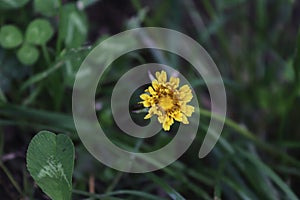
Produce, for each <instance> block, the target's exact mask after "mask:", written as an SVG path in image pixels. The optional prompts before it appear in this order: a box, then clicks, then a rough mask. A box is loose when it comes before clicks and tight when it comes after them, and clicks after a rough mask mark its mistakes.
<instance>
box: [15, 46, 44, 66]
mask: <svg viewBox="0 0 300 200" xmlns="http://www.w3.org/2000/svg"><path fill="white" fill-rule="evenodd" d="M39 55H40V53H39V50H38V49H37V48H36V47H34V46H32V45H30V44H24V45H23V46H22V47H21V48H20V49H19V50H18V51H17V57H18V59H19V61H20V62H21V63H22V64H24V65H32V64H34V63H35V62H36V61H37V59H38V58H39Z"/></svg>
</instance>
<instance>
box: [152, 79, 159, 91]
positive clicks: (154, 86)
mask: <svg viewBox="0 0 300 200" xmlns="http://www.w3.org/2000/svg"><path fill="white" fill-rule="evenodd" d="M152 87H153V88H154V90H157V89H158V87H159V84H158V81H157V80H156V79H154V80H153V81H152Z"/></svg>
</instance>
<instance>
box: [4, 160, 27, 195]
mask: <svg viewBox="0 0 300 200" xmlns="http://www.w3.org/2000/svg"><path fill="white" fill-rule="evenodd" d="M0 168H1V169H2V170H3V171H4V173H5V174H6V176H7V177H8V179H9V180H10V182H11V183H12V184H13V186H14V187H15V188H16V190H17V191H18V192H19V193H20V195H21V196H24V195H23V192H22V190H21V187H20V186H19V185H18V183H17V181H16V180H15V179H14V177H13V176H12V174H11V173H10V172H9V171H8V169H7V168H6V167H5V166H4V165H3V163H2V162H1V161H0Z"/></svg>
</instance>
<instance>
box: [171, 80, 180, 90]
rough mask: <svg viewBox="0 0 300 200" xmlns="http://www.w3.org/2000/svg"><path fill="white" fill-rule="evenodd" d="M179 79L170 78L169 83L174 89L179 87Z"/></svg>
mask: <svg viewBox="0 0 300 200" xmlns="http://www.w3.org/2000/svg"><path fill="white" fill-rule="evenodd" d="M179 81H180V80H179V78H175V77H171V78H170V83H171V85H172V86H173V87H174V88H177V87H178V86H179Z"/></svg>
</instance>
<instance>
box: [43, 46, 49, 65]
mask: <svg viewBox="0 0 300 200" xmlns="http://www.w3.org/2000/svg"><path fill="white" fill-rule="evenodd" d="M42 51H43V55H44V58H45V60H46V62H47V65H48V67H50V66H51V59H50V55H49V52H48V50H47V47H46V44H43V45H42Z"/></svg>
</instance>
